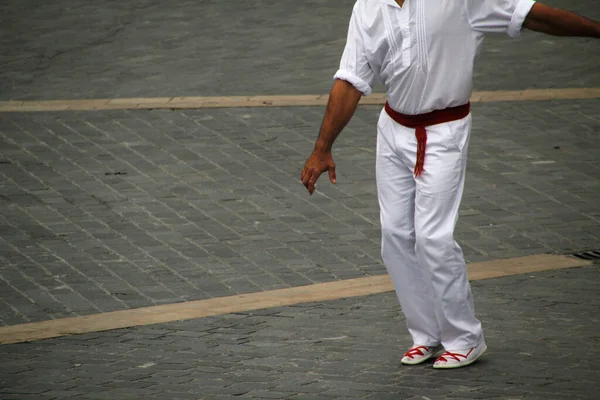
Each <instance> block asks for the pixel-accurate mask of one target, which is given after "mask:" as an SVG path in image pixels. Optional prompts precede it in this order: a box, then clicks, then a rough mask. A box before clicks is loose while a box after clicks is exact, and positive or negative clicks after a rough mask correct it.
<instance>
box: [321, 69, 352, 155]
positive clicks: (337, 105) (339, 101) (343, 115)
mask: <svg viewBox="0 0 600 400" xmlns="http://www.w3.org/2000/svg"><path fill="white" fill-rule="evenodd" d="M361 96H362V93H361V92H359V91H358V90H357V89H356V88H355V87H354V86H352V84H350V83H348V82H346V81H343V80H336V81H335V83H334V84H333V87H332V88H331V92H330V94H329V101H328V103H327V110H326V111H325V116H324V117H323V122H322V123H321V130H320V132H319V138H318V139H317V141H316V143H315V150H320V151H331V147H332V146H333V142H334V141H335V139H336V138H337V136H338V135H339V134H340V132H341V131H342V130H343V129H344V128H345V127H346V125H347V124H348V122H349V121H350V119H351V118H352V115H354V112H355V111H356V107H357V106H358V102H359V101H360V98H361Z"/></svg>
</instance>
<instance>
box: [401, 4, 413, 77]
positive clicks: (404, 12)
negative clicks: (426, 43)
mask: <svg viewBox="0 0 600 400" xmlns="http://www.w3.org/2000/svg"><path fill="white" fill-rule="evenodd" d="M410 3H411V2H410V0H406V1H405V2H404V5H403V6H402V8H401V9H400V12H399V13H398V17H399V18H398V20H399V23H400V33H401V34H402V49H401V57H402V65H404V66H406V67H408V66H409V65H410V43H411V39H412V38H411V34H410V20H409V16H410Z"/></svg>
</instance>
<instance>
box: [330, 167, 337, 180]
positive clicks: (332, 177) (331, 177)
mask: <svg viewBox="0 0 600 400" xmlns="http://www.w3.org/2000/svg"><path fill="white" fill-rule="evenodd" d="M329 180H330V181H331V183H336V182H337V180H336V177H335V165H334V166H332V167H330V168H329Z"/></svg>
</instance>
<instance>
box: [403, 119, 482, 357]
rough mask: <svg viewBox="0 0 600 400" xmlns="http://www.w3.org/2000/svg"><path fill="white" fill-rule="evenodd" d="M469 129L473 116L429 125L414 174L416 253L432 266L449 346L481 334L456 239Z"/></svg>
mask: <svg viewBox="0 0 600 400" xmlns="http://www.w3.org/2000/svg"><path fill="white" fill-rule="evenodd" d="M470 130H471V117H470V116H468V117H466V118H464V119H463V120H459V121H453V122H450V123H446V124H440V125H436V126H434V127H431V128H430V129H428V135H427V136H428V142H427V153H426V156H425V171H424V173H423V174H422V175H421V176H420V177H418V178H416V180H415V182H416V195H415V244H416V247H415V249H416V257H417V260H418V262H419V265H420V266H421V267H422V268H423V269H424V270H426V271H428V275H429V280H430V282H431V286H432V293H433V300H434V309H435V315H436V318H437V322H438V325H439V328H440V334H441V342H442V344H443V345H444V347H445V348H446V349H466V348H471V347H475V346H476V345H478V344H479V343H480V342H481V341H482V340H483V332H482V328H481V323H480V322H479V321H478V320H477V319H476V318H475V308H474V304H473V297H472V294H471V286H470V284H469V281H468V277H467V269H466V265H465V260H464V256H463V252H462V250H461V248H460V246H459V245H458V244H457V243H456V241H455V240H454V228H455V226H456V221H457V219H458V211H459V206H460V201H461V198H462V194H463V188H464V180H465V169H466V161H467V148H468V142H469V135H470Z"/></svg>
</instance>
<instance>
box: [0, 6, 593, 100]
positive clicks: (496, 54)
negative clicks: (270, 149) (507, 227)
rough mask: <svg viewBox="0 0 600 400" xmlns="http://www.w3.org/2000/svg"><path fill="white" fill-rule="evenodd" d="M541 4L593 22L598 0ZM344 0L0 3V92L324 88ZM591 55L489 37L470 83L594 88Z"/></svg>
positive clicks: (572, 46)
mask: <svg viewBox="0 0 600 400" xmlns="http://www.w3.org/2000/svg"><path fill="white" fill-rule="evenodd" d="M546 2H547V3H548V4H551V5H555V6H560V7H565V8H568V9H571V10H573V11H576V12H579V13H581V14H584V15H587V16H589V17H593V18H596V19H600V5H599V3H598V2H597V0H547V1H546ZM353 3H354V0H341V1H326V0H304V1H295V0H280V1H272V0H244V1H243V2H240V1H221V0H204V1H189V0H170V1H169V3H168V4H169V6H168V7H165V3H164V2H161V1H156V0H129V1H123V2H116V1H107V0H100V1H99V0H55V1H51V2H48V1H42V0H4V1H3V2H2V5H0V22H1V23H0V99H1V100H8V99H29V100H31V99H57V98H59V99H81V98H106V97H107V98H114V97H162V96H214V95H225V96H231V95H251V94H313V93H315V94H319V93H326V92H328V90H329V87H330V86H331V83H332V82H331V78H332V76H333V74H334V72H335V70H336V69H337V66H338V65H339V59H340V56H341V52H342V50H343V47H344V43H345V39H346V31H347V27H348V20H349V15H350V12H351V9H352V4H353ZM599 62H600V52H599V51H598V45H597V43H596V42H595V41H593V40H588V39H564V38H553V37H542V36H541V35H538V34H536V33H532V32H528V33H526V34H524V35H523V38H522V39H519V40H517V41H512V40H510V39H509V38H508V37H507V36H506V37H502V36H499V37H493V36H492V37H490V38H489V39H487V43H486V46H485V47H484V51H483V54H482V57H481V59H480V62H479V63H478V64H477V68H476V74H475V88H476V89H477V90H510V89H524V88H532V87H539V88H565V87H598V86H600V68H598V63H599ZM379 90H380V89H379Z"/></svg>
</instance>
